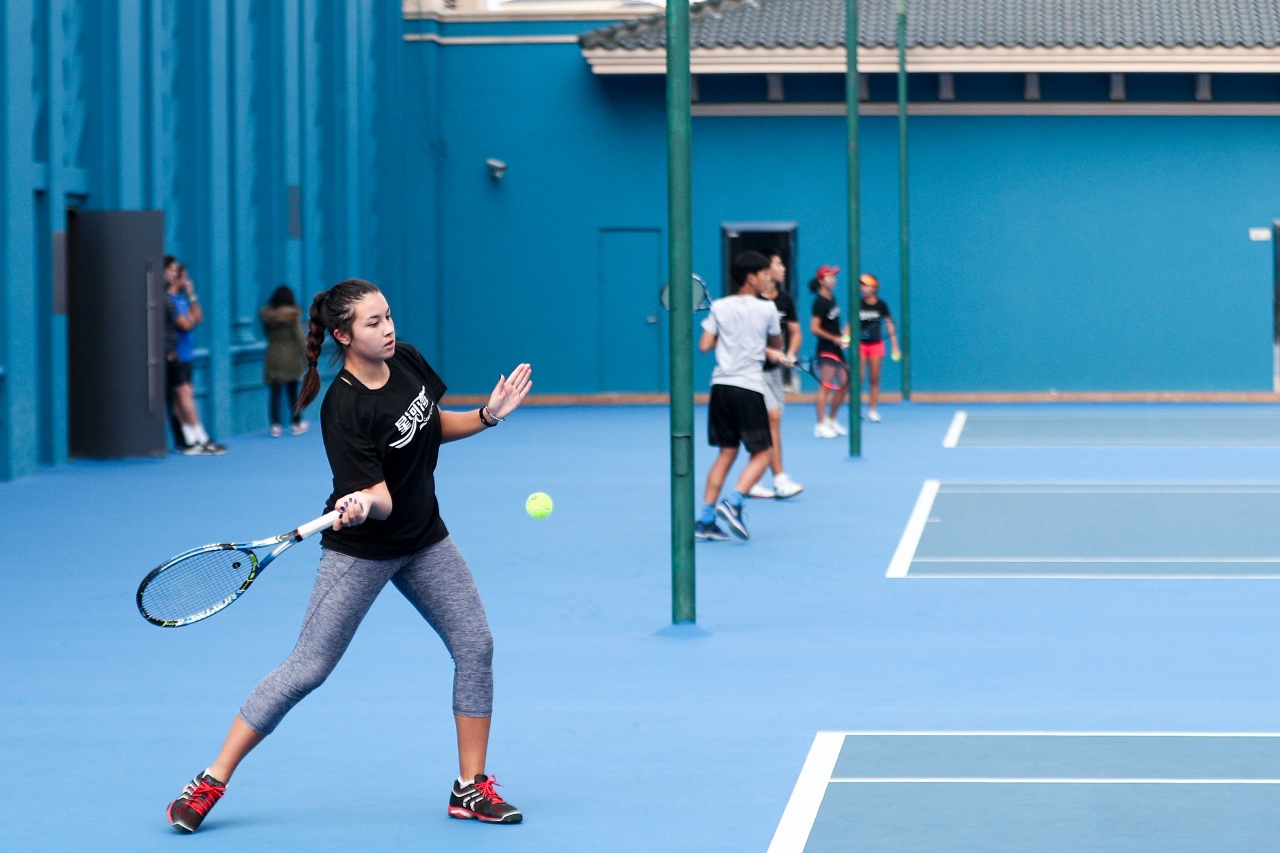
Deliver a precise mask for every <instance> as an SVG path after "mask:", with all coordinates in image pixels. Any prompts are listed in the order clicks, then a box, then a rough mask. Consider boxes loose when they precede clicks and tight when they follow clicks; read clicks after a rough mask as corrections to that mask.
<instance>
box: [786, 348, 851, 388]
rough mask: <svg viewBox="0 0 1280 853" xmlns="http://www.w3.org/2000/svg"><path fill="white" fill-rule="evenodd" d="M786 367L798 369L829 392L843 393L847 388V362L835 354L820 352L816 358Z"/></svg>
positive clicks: (802, 360)
mask: <svg viewBox="0 0 1280 853" xmlns="http://www.w3.org/2000/svg"><path fill="white" fill-rule="evenodd" d="M787 366H788V367H798V368H800V369H801V370H803V371H804V372H805V373H807V374H809V375H810V376H812V377H813V378H814V379H816V380H818V384H819V385H821V386H822V387H823V388H826V389H828V390H830V391H844V390H846V389H848V387H849V362H847V361H845V360H844V359H843V358H842V357H841V356H838V355H836V354H835V353H831V352H820V353H818V356H817V358H808V359H801V360H799V361H797V362H796V363H795V364H790V365H787Z"/></svg>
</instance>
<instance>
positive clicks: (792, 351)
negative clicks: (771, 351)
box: [787, 320, 803, 361]
mask: <svg viewBox="0 0 1280 853" xmlns="http://www.w3.org/2000/svg"><path fill="white" fill-rule="evenodd" d="M787 333H788V335H789V338H790V342H789V343H788V344H787V357H788V358H789V359H790V360H791V361H795V360H796V356H797V355H798V354H799V353H800V341H801V339H802V337H803V335H801V334H800V321H799V320H788V321H787Z"/></svg>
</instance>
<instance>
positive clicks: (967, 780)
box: [829, 776, 1280, 785]
mask: <svg viewBox="0 0 1280 853" xmlns="http://www.w3.org/2000/svg"><path fill="white" fill-rule="evenodd" d="M829 781H831V782H850V783H854V784H864V785H903V784H921V785H956V784H965V785H971V784H972V785H1280V779H1146V778H1137V779H1053V778H1048V779H1033V778H1027V779H1020V778H1017V777H994V778H981V777H977V776H956V777H938V778H923V777H921V778H916V777H912V776H904V777H902V778H890V777H887V776H886V777H883V778H877V777H875V776H867V777H865V778H862V777H859V778H842V777H835V778H833V779H831V780H829Z"/></svg>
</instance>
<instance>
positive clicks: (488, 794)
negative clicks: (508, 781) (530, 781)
mask: <svg viewBox="0 0 1280 853" xmlns="http://www.w3.org/2000/svg"><path fill="white" fill-rule="evenodd" d="M494 785H498V780H497V779H495V778H493V777H492V776H486V777H484V781H483V782H477V783H476V790H478V791H479V792H480V793H482V794H484V795H485V798H486V799H488V800H489V802H491V803H493V804H494V805H498V804H499V803H505V802H506V800H504V799H502V797H501V796H500V795H499V794H498V792H497V791H495V790H493V786H494ZM498 787H499V788H501V787H502V786H501V785H498Z"/></svg>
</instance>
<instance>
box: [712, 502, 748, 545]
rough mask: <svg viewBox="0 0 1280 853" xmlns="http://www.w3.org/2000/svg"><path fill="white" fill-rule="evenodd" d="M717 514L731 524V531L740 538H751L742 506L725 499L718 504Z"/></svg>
mask: <svg viewBox="0 0 1280 853" xmlns="http://www.w3.org/2000/svg"><path fill="white" fill-rule="evenodd" d="M716 515H718V516H720V517H721V518H723V519H724V523H725V524H727V525H729V532H730V533H732V534H733V535H734V536H737V537H738V538H739V539H750V538H751V534H750V533H748V532H747V525H746V524H744V523H743V520H742V507H740V506H734V505H733V504H731V503H729V501H728V499H725V500H722V501H720V503H718V504H716Z"/></svg>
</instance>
